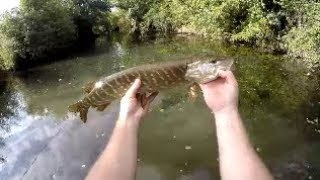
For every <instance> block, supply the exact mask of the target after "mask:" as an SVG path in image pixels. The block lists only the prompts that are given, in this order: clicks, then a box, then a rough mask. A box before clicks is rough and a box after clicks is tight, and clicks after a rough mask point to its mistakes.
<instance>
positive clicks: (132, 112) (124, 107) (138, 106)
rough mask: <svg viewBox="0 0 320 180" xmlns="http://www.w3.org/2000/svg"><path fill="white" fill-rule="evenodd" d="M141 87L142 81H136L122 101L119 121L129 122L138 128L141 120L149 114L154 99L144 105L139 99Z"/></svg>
mask: <svg viewBox="0 0 320 180" xmlns="http://www.w3.org/2000/svg"><path fill="white" fill-rule="evenodd" d="M140 87H141V80H140V79H136V80H135V81H134V83H133V84H132V86H131V87H130V88H129V89H128V91H127V92H126V94H125V95H124V96H123V98H122V99H121V102H120V112H119V121H121V122H129V123H130V124H134V125H135V126H138V125H139V123H140V121H141V118H142V117H143V116H144V115H145V114H146V113H147V111H148V109H149V107H150V103H151V102H152V100H153V99H148V101H146V103H145V104H144V105H142V103H141V101H140V100H139V99H138V98H137V95H138V91H139V89H140Z"/></svg>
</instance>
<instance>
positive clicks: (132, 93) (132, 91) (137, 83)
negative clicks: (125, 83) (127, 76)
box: [125, 79, 141, 98]
mask: <svg viewBox="0 0 320 180" xmlns="http://www.w3.org/2000/svg"><path fill="white" fill-rule="evenodd" d="M140 87H141V80H140V79H136V80H135V81H134V83H133V84H132V85H131V87H130V88H129V89H128V91H127V92H126V94H125V96H126V97H129V98H135V97H136V94H137V93H138V90H139V88H140Z"/></svg>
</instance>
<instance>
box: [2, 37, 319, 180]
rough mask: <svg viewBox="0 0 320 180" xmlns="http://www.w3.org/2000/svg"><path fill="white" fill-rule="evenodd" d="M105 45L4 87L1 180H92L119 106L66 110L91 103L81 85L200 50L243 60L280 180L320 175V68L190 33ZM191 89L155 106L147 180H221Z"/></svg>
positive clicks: (246, 95)
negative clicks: (83, 112) (84, 118)
mask: <svg viewBox="0 0 320 180" xmlns="http://www.w3.org/2000/svg"><path fill="white" fill-rule="evenodd" d="M97 44H98V45H97V48H96V49H95V50H92V51H91V52H86V53H83V54H78V55H74V56H73V57H72V58H69V59H66V60H64V61H59V62H55V63H52V64H49V65H45V66H40V67H36V68H33V69H30V70H28V71H27V72H24V73H18V74H17V75H15V76H8V77H6V78H5V79H4V80H2V81H0V102H1V104H0V112H1V114H0V138H1V139H0V160H1V161H0V179H81V178H83V177H84V176H85V175H86V173H87V171H88V170H89V168H90V166H91V165H92V163H93V162H94V161H95V159H96V158H97V156H98V154H99V153H100V151H101V150H102V149H103V147H104V146H105V144H106V143H107V140H108V138H109V137H110V134H111V132H112V128H113V126H114V122H115V120H116V117H117V111H118V103H117V102H115V103H113V104H112V105H111V106H110V107H109V108H108V109H107V110H106V111H104V112H96V111H94V110H93V111H90V112H89V116H88V117H89V118H88V121H89V122H88V123H87V124H82V123H81V122H80V120H79V118H78V117H77V116H75V115H72V114H70V113H68V112H67V106H68V105H70V104H71V103H73V102H75V101H77V100H79V99H80V98H81V97H83V93H82V90H81V87H82V86H83V85H84V84H86V83H88V82H90V81H95V80H97V79H98V78H99V77H102V76H107V75H110V74H112V73H115V72H118V71H120V70H123V69H126V68H129V67H133V66H137V65H141V64H146V63H154V62H163V61H175V60H181V59H184V58H187V57H193V56H197V55H200V54H211V55H216V56H231V57H233V58H234V59H235V66H236V68H235V75H236V78H237V79H238V81H239V86H240V111H241V115H242V118H243V119H244V122H245V125H246V128H247V130H248V133H249V136H250V139H251V141H252V143H253V144H254V147H255V149H256V151H257V152H258V153H259V155H260V156H261V157H262V158H263V160H264V161H265V162H266V164H267V165H268V167H270V169H271V170H272V173H273V174H274V176H275V177H276V179H292V180H294V179H311V178H312V179H320V153H319V152H320V139H319V132H320V126H319V122H318V121H319V117H320V98H319V97H320V96H319V90H320V89H319V79H318V78H319V75H316V74H315V72H313V71H310V70H307V69H305V68H303V66H301V65H299V64H298V63H296V62H294V61H292V60H290V59H286V58H282V57H279V56H273V55H270V54H264V53H259V51H258V50H257V49H253V48H245V47H233V46H227V45H223V44H219V43H217V42H207V41H205V40H202V39H200V38H197V37H190V36H183V35H181V36H177V37H174V38H170V39H168V38H158V39H156V40H154V41H148V42H143V43H132V42H131V41H129V40H127V39H126V38H116V37H114V38H112V42H111V43H109V41H103V40H101V41H99V42H98V43H97ZM187 93H188V92H187V87H184V86H183V87H177V88H172V89H170V90H167V91H164V92H161V94H160V95H159V97H158V98H157V99H156V102H155V103H154V105H153V106H152V111H151V112H150V113H149V114H148V115H147V117H146V119H145V121H144V123H143V125H142V127H141V131H140V135H139V159H138V161H139V162H138V165H139V167H138V172H137V179H138V180H146V179H169V180H171V179H204V180H205V179H219V171H218V161H219V159H218V156H217V142H216V137H215V130H214V126H213V123H212V122H213V118H212V115H211V113H210V112H209V110H208V109H207V107H206V106H205V104H204V101H203V99H202V97H201V96H199V98H198V99H197V100H196V101H195V102H190V101H189V100H188V98H187ZM234 148H237V147H234ZM124 151H125V149H124ZM230 168H236V167H230Z"/></svg>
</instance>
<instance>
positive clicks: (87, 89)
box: [82, 81, 96, 94]
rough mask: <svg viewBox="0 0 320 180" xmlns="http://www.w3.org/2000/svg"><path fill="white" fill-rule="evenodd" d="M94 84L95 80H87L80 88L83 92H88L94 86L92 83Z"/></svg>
mask: <svg viewBox="0 0 320 180" xmlns="http://www.w3.org/2000/svg"><path fill="white" fill-rule="evenodd" d="M95 84H96V82H93V81H92V82H89V83H87V84H86V85H85V86H84V87H82V90H83V91H84V92H85V93H88V94H89V93H90V92H91V91H92V90H93V88H94V85H95Z"/></svg>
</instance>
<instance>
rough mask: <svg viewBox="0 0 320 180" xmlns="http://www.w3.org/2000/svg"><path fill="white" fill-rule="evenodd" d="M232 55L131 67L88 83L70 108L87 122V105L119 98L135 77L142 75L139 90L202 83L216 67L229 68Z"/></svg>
mask: <svg viewBox="0 0 320 180" xmlns="http://www.w3.org/2000/svg"><path fill="white" fill-rule="evenodd" d="M232 64H233V60H232V59H214V58H198V59H191V60H185V61H178V62H169V63H164V64H153V65H143V66H139V67H134V68H130V69H127V70H124V71H121V72H118V73H115V74H113V75H110V76H107V77H105V78H102V79H100V80H99V81H97V82H95V83H90V84H88V85H87V86H86V87H85V90H86V92H88V94H87V96H85V97H84V98H83V99H82V100H80V101H78V102H77V103H75V104H73V105H70V106H69V111H71V112H80V118H81V119H82V120H83V121H84V122H86V120H87V113H88V109H89V108H90V107H94V108H97V110H99V111H103V110H104V109H105V108H106V107H107V106H108V105H109V104H110V103H111V102H112V101H114V100H116V99H119V98H121V97H122V96H123V95H124V94H125V93H126V91H127V90H128V89H129V87H130V86H131V85H132V83H133V82H134V81H135V79H137V78H139V79H141V82H142V85H141V89H140V91H141V92H140V93H154V92H158V91H161V90H163V89H168V88H170V87H172V86H178V85H181V84H185V83H192V82H197V83H205V82H209V81H211V80H214V79H216V78H217V76H218V70H220V69H221V70H228V69H230V68H231V66H232Z"/></svg>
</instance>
